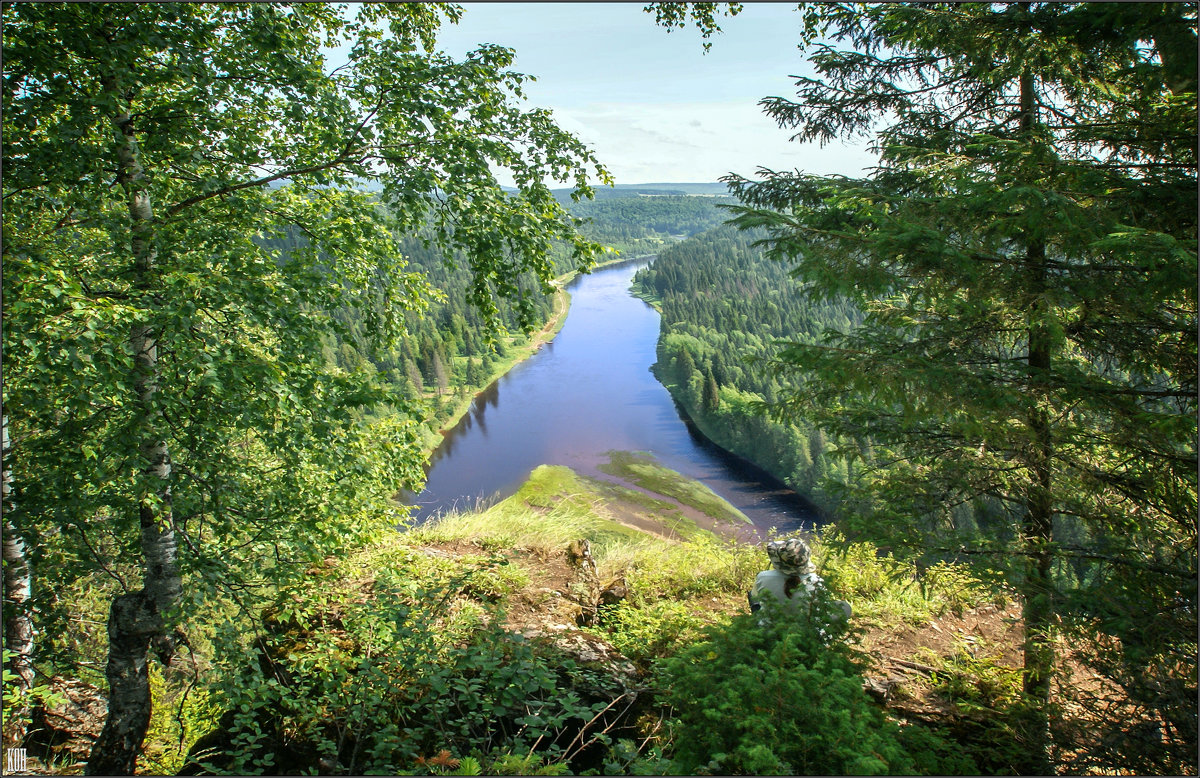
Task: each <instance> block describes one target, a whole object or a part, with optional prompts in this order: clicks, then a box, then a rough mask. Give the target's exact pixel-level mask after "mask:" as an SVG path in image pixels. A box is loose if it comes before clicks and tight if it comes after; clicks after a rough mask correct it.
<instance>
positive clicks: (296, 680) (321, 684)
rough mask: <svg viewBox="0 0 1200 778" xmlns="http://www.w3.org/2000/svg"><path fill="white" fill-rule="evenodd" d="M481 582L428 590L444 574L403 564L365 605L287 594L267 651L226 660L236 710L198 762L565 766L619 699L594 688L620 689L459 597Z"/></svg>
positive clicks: (274, 616)
mask: <svg viewBox="0 0 1200 778" xmlns="http://www.w3.org/2000/svg"><path fill="white" fill-rule="evenodd" d="M475 577H476V573H475V572H472V571H468V572H467V573H465V574H460V575H458V576H456V577H454V578H451V579H450V580H449V581H447V583H446V584H445V585H442V586H440V587H437V588H425V585H424V584H421V583H418V581H421V580H424V581H426V582H427V583H429V584H432V582H433V580H434V579H431V578H429V577H428V576H427V574H426V575H422V574H420V573H419V572H418V571H417V570H416V569H414V568H411V567H409V566H407V565H405V564H403V563H397V564H396V565H395V566H393V567H392V568H391V569H389V570H387V571H385V572H383V574H381V575H380V576H378V577H377V578H376V579H375V581H374V584H373V586H372V591H371V597H370V601H369V602H368V603H362V604H358V603H348V602H344V601H341V600H340V599H331V598H330V597H329V596H322V595H321V594H320V591H319V590H314V589H298V590H293V591H291V592H288V593H285V594H284V595H283V596H282V597H281V598H280V600H279V602H278V605H277V607H276V608H275V609H273V610H272V611H271V613H270V614H269V617H268V619H267V622H266V624H267V626H268V628H269V632H268V634H266V635H264V636H263V638H262V639H261V640H260V641H259V642H258V643H257V644H256V648H255V649H254V650H253V651H250V652H248V653H244V654H242V655H240V656H236V657H232V658H231V659H230V660H229V663H223V664H222V667H221V668H220V669H221V670H222V671H223V672H222V674H221V676H220V677H221V679H222V680H221V681H220V682H219V684H218V690H217V700H218V701H219V702H220V704H221V706H222V708H223V709H225V710H226V711H228V712H227V713H226V714H225V716H224V717H223V718H222V722H221V726H220V728H219V731H220V733H221V742H220V745H219V746H218V745H216V744H215V743H212V742H210V743H207V744H206V747H207V748H208V749H209V753H208V754H207V755H205V756H202V757H201V758H202V759H207V760H208V762H209V766H210V767H211V768H212V769H216V770H217V771H220V772H230V773H239V772H243V773H264V772H266V773H270V772H278V771H286V770H293V769H297V768H299V769H306V768H309V767H311V765H313V764H315V763H316V762H317V761H318V760H320V759H325V760H327V761H329V762H330V763H333V764H339V765H341V769H342V770H345V771H346V772H349V773H352V774H353V773H360V774H361V773H367V774H374V773H381V774H388V773H399V772H402V771H404V772H407V771H414V770H416V771H418V772H420V771H423V769H427V770H428V771H430V772H437V773H440V774H477V772H478V771H481V770H482V769H483V766H487V767H488V772H493V771H494V772H496V773H505V772H508V771H521V770H524V769H531V770H533V771H534V772H533V773H532V774H547V775H553V774H561V772H562V770H563V765H562V764H560V763H559V760H560V759H569V758H571V757H573V756H574V755H575V754H577V753H578V749H577V748H573V747H574V746H578V745H579V743H580V742H582V741H581V740H580V739H579V738H578V737H577V736H578V735H579V734H580V733H581V731H583V730H585V729H586V727H587V725H588V724H589V722H594V719H595V717H596V714H598V713H600V711H601V710H603V709H604V708H605V706H606V705H607V704H608V703H609V702H610V700H608V699H597V698H596V697H595V696H589V695H596V694H598V693H603V692H604V691H611V693H612V696H614V697H615V696H617V694H619V691H617V690H615V689H614V688H613V687H611V681H608V680H606V679H605V678H604V677H603V676H602V675H600V674H597V673H594V672H593V671H590V670H588V669H586V668H584V667H581V666H578V665H576V664H575V663H574V662H573V661H572V660H570V659H567V658H564V657H563V656H561V655H559V654H556V653H555V652H554V651H552V650H549V649H543V648H538V647H537V646H535V645H533V644H531V643H529V642H527V641H524V640H522V639H521V637H520V636H519V635H514V634H512V633H508V632H505V631H503V630H502V629H501V628H500V627H499V626H498V624H499V621H500V617H501V615H500V614H499V613H497V612H494V611H486V612H484V613H483V618H481V619H480V618H476V617H473V616H467V615H464V612H462V611H460V610H458V609H457V608H456V607H455V606H453V605H449V604H448V603H450V601H451V598H452V596H453V595H454V594H455V593H456V592H461V593H467V594H469V591H470V590H471V588H472V583H473V581H474V578H475ZM590 736H591V734H590V733H589V737H590ZM443 751H444V752H446V754H447V756H444V757H440V758H439V757H437V755H438V754H441V753H442V752H443ZM517 754H521V755H524V756H521V757H518V756H515V755H517ZM449 755H459V756H460V757H463V758H462V759H461V760H456V761H455V762H454V764H453V765H452V764H451V763H450V760H451V757H450V756H449ZM467 757H470V758H471V760H472V761H470V762H468V760H467ZM456 759H457V758H456ZM455 766H456V767H457V768H458V769H459V770H460V772H454V767H455ZM443 768H445V769H443ZM462 770H470V771H471V772H461V771H462Z"/></svg>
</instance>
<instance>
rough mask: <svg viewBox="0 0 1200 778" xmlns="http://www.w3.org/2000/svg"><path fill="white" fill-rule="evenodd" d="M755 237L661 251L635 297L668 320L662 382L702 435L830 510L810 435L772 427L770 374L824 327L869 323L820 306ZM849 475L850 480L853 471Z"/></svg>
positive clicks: (722, 237)
mask: <svg viewBox="0 0 1200 778" xmlns="http://www.w3.org/2000/svg"><path fill="white" fill-rule="evenodd" d="M754 237H755V236H754V235H753V234H750V235H739V234H738V233H737V232H736V231H734V230H733V229H732V228H729V227H724V228H719V229H714V230H710V231H709V232H706V233H704V234H701V235H697V236H694V237H692V238H690V239H688V240H686V241H683V242H681V243H679V244H678V245H675V246H672V247H671V248H669V249H667V250H665V251H663V252H661V253H660V254H659V256H658V258H657V259H656V260H655V261H654V263H653V264H652V265H650V266H649V267H647V268H644V269H642V270H640V271H638V274H637V275H636V276H635V277H634V291H635V293H637V294H639V295H640V296H642V297H643V298H645V299H652V300H655V301H656V303H657V307H658V308H659V309H660V310H661V312H662V332H661V335H660V337H659V343H658V360H657V362H656V363H655V365H654V372H655V375H656V376H657V377H658V379H659V380H660V381H662V382H663V384H664V385H665V386H666V387H667V388H668V389H669V390H670V392H671V395H672V397H674V398H675V400H676V401H678V402H679V403H680V405H682V406H683V408H684V409H685V410H686V411H687V413H688V415H689V416H691V418H692V420H693V421H694V422H695V423H696V424H697V426H699V427H700V429H701V431H702V432H704V434H705V435H706V436H707V437H709V438H710V439H712V440H713V441H714V442H715V443H717V444H718V445H720V446H721V447H723V448H725V449H728V450H730V451H732V452H734V453H736V454H738V455H739V456H743V457H746V458H747V459H749V460H750V461H751V462H754V463H755V464H756V465H758V466H760V467H762V468H764V469H765V470H767V471H768V472H770V473H772V474H773V475H775V476H776V477H777V478H779V479H780V480H782V481H784V482H786V483H787V484H789V485H790V486H792V487H793V488H796V489H798V490H800V491H802V492H804V493H806V494H808V495H809V496H810V497H811V498H812V499H813V500H815V501H816V502H817V503H818V504H820V505H822V506H824V507H826V508H832V507H833V506H834V505H835V504H836V497H835V495H834V493H833V491H832V490H831V489H828V488H827V487H824V486H823V485H822V483H821V481H822V477H823V476H826V475H831V474H832V473H831V469H832V468H833V467H836V465H833V464H832V463H831V462H829V461H828V460H829V457H826V456H825V454H826V447H825V446H824V444H822V445H821V446H820V447H818V448H814V447H811V446H810V445H808V441H809V438H810V436H811V433H810V430H809V429H808V428H807V427H806V426H801V425H798V424H795V423H792V422H791V421H787V422H781V421H779V420H772V419H769V418H767V416H766V415H765V414H764V412H763V407H764V402H766V401H767V400H770V399H774V398H775V397H776V396H777V395H778V394H779V392H780V391H781V390H782V389H783V386H782V385H781V384H780V382H779V379H778V378H776V377H775V376H773V375H772V374H771V372H770V371H769V370H767V369H766V368H765V360H768V359H771V358H773V357H775V356H777V355H778V354H779V353H780V352H781V350H782V348H783V346H784V343H785V342H797V341H798V342H813V341H815V340H816V338H817V337H818V335H819V333H820V332H821V331H822V329H823V328H826V327H830V328H834V329H848V328H850V327H852V326H854V324H855V323H857V322H858V321H860V320H861V314H860V313H859V312H858V311H857V309H856V308H855V307H854V306H853V305H850V304H848V303H846V302H844V301H836V300H819V299H814V298H812V297H810V296H809V295H807V294H806V293H805V290H804V288H803V287H802V286H801V285H798V284H797V283H795V281H794V280H793V279H791V278H790V277H789V274H788V272H787V269H786V268H785V267H783V266H782V265H780V264H779V263H777V262H773V261H771V260H769V259H767V258H765V257H764V256H763V254H762V252H761V250H759V249H758V248H757V247H756V245H755V243H754ZM854 471H855V467H854V466H851V467H850V468H849V470H844V471H843V475H844V474H846V473H848V472H854Z"/></svg>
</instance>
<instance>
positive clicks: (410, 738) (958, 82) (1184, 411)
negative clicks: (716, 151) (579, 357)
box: [0, 3, 1198, 775]
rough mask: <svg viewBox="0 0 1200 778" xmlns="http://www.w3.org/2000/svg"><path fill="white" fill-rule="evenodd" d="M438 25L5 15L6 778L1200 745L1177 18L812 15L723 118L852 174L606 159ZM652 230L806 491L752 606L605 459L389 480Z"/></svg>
mask: <svg viewBox="0 0 1200 778" xmlns="http://www.w3.org/2000/svg"><path fill="white" fill-rule="evenodd" d="M647 10H648V11H650V12H651V13H653V15H654V22H650V21H649V19H647V21H646V23H647V24H653V23H655V22H656V23H657V24H658V25H660V26H662V27H665V28H667V29H672V28H674V29H677V30H678V29H681V28H687V27H690V26H693V25H694V26H696V27H697V28H698V30H699V33H700V35H701V38H702V40H703V41H704V42H703V43H702V44H701V45H702V46H703V47H704V48H705V49H707V48H708V47H709V46H711V45H719V41H718V39H715V38H711V36H712V35H713V34H714V33H715V32H718V31H719V26H718V22H720V23H722V24H725V23H726V22H725V19H726V18H729V17H732V16H736V15H737V14H739V13H740V12H742V11H743V10H745V11H747V12H749V11H751V10H752V8H750V7H747V8H745V9H743V8H742V7H741V6H740V5H738V4H736V3H735V4H729V5H724V6H719V5H715V4H708V3H700V4H689V3H653V4H651V5H650V7H649V8H648V9H647ZM463 13H464V9H463V8H461V7H459V6H454V5H442V4H432V3H364V4H361V5H358V6H354V7H353V8H352V9H348V8H346V7H345V6H340V5H334V4H327V3H310V4H299V5H288V4H278V3H237V4H235V3H5V4H3V6H2V7H0V15H2V17H3V48H4V57H3V74H2V75H3V85H2V86H3V89H2V94H0V98H2V108H3V111H2V114H3V158H4V166H3V181H2V185H3V187H2V188H3V208H4V235H3V257H2V259H3V270H4V272H3V289H2V294H3V299H2V303H3V316H4V327H3V332H2V336H3V343H2V345H3V363H4V364H3V368H4V370H3V372H4V382H3V397H2V400H3V413H2V414H0V415H2V425H0V427H2V436H0V437H2V452H0V454H2V470H3V473H2V486H3V505H2V507H3V512H2V518H3V587H4V588H3V595H4V609H3V618H4V644H3V647H4V651H3V664H4V668H3V670H4V689H3V692H4V693H3V713H4V715H3V731H2V735H3V745H4V747H5V748H6V749H11V750H6V752H5V760H6V761H5V767H6V772H16V771H19V770H20V769H23V767H25V766H28V767H29V768H30V769H32V770H36V771H37V772H41V773H45V774H58V773H67V774H81V773H87V774H95V775H121V774H283V773H288V774H293V773H294V774H367V773H371V774H420V775H447V774H463V775H477V774H537V775H562V774H570V773H575V774H593V775H594V774H630V775H635V774H636V775H643V774H660V775H671V774H714V775H716V774H932V775H937V774H972V773H984V774H1005V775H1007V774H1031V775H1038V774H1051V773H1062V774H1075V773H1087V774H1118V773H1130V774H1196V772H1197V761H1196V759H1197V757H1196V754H1197V731H1198V727H1197V524H1196V513H1197V403H1198V397H1197V350H1196V347H1197V341H1196V334H1197V288H1196V277H1197V233H1196V214H1197V175H1196V173H1197V157H1196V138H1197V126H1196V117H1197V111H1196V109H1197V102H1196V100H1197V98H1196V83H1197V33H1196V24H1197V9H1196V4H1195V3H1129V4H1115V3H1114V4H1105V3H993V4H972V3H966V4H930V3H877V4H862V3H822V4H801V6H800V7H799V8H798V9H797V17H796V18H797V19H798V20H799V21H800V25H799V28H798V30H799V31H798V40H797V43H798V44H800V48H801V50H802V51H803V52H804V54H805V55H806V56H807V57H808V62H809V64H810V65H811V69H809V70H806V71H805V72H806V73H808V75H805V76H796V77H793V79H794V83H795V87H796V90H795V94H794V96H793V97H780V96H775V97H767V98H765V99H763V101H762V103H761V106H762V107H763V108H764V110H765V112H766V113H767V115H768V116H769V117H770V118H771V119H773V120H774V121H775V122H776V123H777V124H778V125H779V127H780V129H781V130H783V131H786V132H788V133H794V139H795V140H799V141H813V142H818V143H830V142H836V141H842V140H856V139H861V138H864V137H866V138H870V139H871V140H872V142H873V143H874V148H875V149H876V151H877V152H878V155H877V156H878V165H877V166H875V167H873V168H871V169H870V170H869V171H864V172H863V174H862V176H861V177H845V176H818V175H810V174H807V173H805V172H803V171H802V170H795V171H774V170H770V169H767V168H761V169H759V170H758V172H757V174H756V175H755V177H754V178H746V177H743V176H739V175H735V174H730V175H729V176H727V177H726V178H725V179H723V181H722V184H721V185H718V186H714V185H712V184H679V185H672V184H643V185H637V186H624V187H621V188H612V189H610V188H608V187H609V186H610V185H611V184H613V177H612V175H611V174H610V172H609V170H608V169H607V168H606V167H605V166H604V164H603V161H602V160H600V159H598V158H597V155H596V153H595V152H594V151H593V150H592V149H591V148H590V147H589V146H588V145H587V144H585V143H584V142H583V141H582V140H581V139H580V138H579V137H577V136H576V135H575V134H573V133H572V132H569V131H567V130H566V129H563V127H561V126H559V124H558V123H557V121H556V119H555V116H554V114H553V113H552V112H551V111H549V110H546V109H543V108H538V107H533V106H531V105H530V104H529V103H528V101H527V100H526V99H525V92H524V89H523V84H525V83H526V82H527V81H528V80H529V77H528V76H526V75H524V74H522V73H519V72H516V71H513V70H512V69H511V67H512V66H513V64H514V61H515V54H514V52H513V51H512V50H510V49H507V48H504V47H502V46H500V45H496V44H490V43H484V44H480V45H478V46H477V47H476V48H474V49H472V50H471V51H469V52H467V53H466V54H464V55H462V56H452V55H450V54H447V53H445V52H444V51H442V50H440V49H438V47H437V45H436V43H437V39H438V35H439V33H440V31H442V30H443V29H444V26H445V25H449V24H453V23H455V22H456V21H457V20H459V19H460V18H461V16H462V15H463ZM729 23H736V20H733V19H732V18H730V19H729ZM335 47H340V48H341V49H342V54H341V55H339V56H343V57H344V62H342V63H341V64H338V65H337V66H333V65H332V64H331V61H330V59H329V58H330V56H331V51H332V50H333V49H334V48H335ZM698 56H699V54H698ZM738 141H739V139H737V138H731V139H729V142H731V143H735V142H738ZM561 187H569V188H567V189H562V188H561ZM719 206H724V207H719ZM649 255H657V260H656V261H655V262H654V263H653V265H651V266H650V267H648V268H646V269H645V270H643V271H642V272H640V274H639V275H638V276H637V278H636V281H635V284H634V287H635V291H636V293H637V294H638V295H639V296H641V297H642V298H643V299H645V300H646V301H647V302H649V303H651V304H653V305H655V306H657V307H658V308H659V310H660V311H661V313H662V330H661V334H660V339H659V343H658V360H657V364H656V366H655V372H656V375H657V377H658V378H659V379H660V380H661V381H662V383H663V384H665V385H666V386H667V387H668V388H669V390H670V391H671V393H672V395H673V396H674V397H675V398H676V399H677V401H678V403H679V405H680V407H682V408H683V409H684V410H685V412H686V413H687V414H688V415H689V416H691V417H692V418H693V419H694V420H695V421H696V423H697V424H698V425H699V427H700V428H701V430H702V431H704V433H705V434H706V435H707V436H708V437H710V438H711V439H712V440H714V441H715V442H716V443H717V444H719V445H721V446H723V447H725V448H727V449H728V450H730V451H733V452H735V453H737V454H740V455H742V456H744V457H746V458H748V459H751V460H752V461H755V462H757V463H759V464H760V465H762V466H763V467H765V468H766V469H768V470H770V471H771V472H773V473H775V474H776V475H778V476H779V477H780V478H781V479H782V480H784V481H786V482H787V483H789V484H791V485H792V486H793V487H794V488H796V489H798V490H800V491H802V492H804V493H805V494H808V495H811V496H812V497H813V498H814V499H815V500H816V501H818V502H819V503H820V505H821V506H822V507H823V509H824V511H825V514H826V515H825V518H826V519H827V521H826V522H825V523H824V525H823V526H822V527H821V528H820V529H819V530H817V531H816V532H812V533H800V532H797V533H790V535H789V538H788V540H790V541H791V540H795V539H798V538H800V537H801V536H803V537H805V538H806V540H807V542H808V543H809V544H811V557H810V558H808V562H809V563H810V564H809V565H803V568H804V575H805V576H808V575H810V574H811V575H813V576H816V578H815V579H814V578H805V579H803V580H807V581H808V583H805V584H804V585H803V586H802V585H801V583H800V582H801V580H802V578H801V576H800V567H799V566H797V567H795V569H791V568H789V570H790V572H789V574H788V577H787V582H788V583H787V586H788V587H790V588H785V589H784V594H785V596H784V599H785V600H786V602H776V601H774V600H773V599H772V598H770V597H768V598H766V601H765V602H763V603H761V604H762V610H760V611H758V612H754V613H752V612H748V610H747V599H746V595H747V590H748V589H749V588H750V587H751V586H752V585H754V582H755V581H756V580H757V579H756V577H755V576H756V573H757V572H758V571H759V570H761V568H762V566H763V564H764V560H763V558H762V557H763V553H762V548H761V546H760V545H751V544H746V543H741V542H737V538H739V537H742V535H741V530H744V529H745V528H744V527H740V526H737V524H736V522H737V517H738V516H739V515H740V514H739V513H738V511H737V510H736V509H735V508H733V507H732V506H730V505H728V504H727V503H725V502H724V501H723V500H722V499H721V498H720V497H719V496H718V495H717V494H716V493H715V492H713V491H712V490H711V489H709V488H708V487H707V486H705V485H704V484H701V483H699V482H696V481H691V480H689V479H686V478H684V477H682V476H680V475H679V474H678V473H675V472H672V471H671V470H669V469H668V468H666V467H663V466H662V465H661V464H659V463H658V462H657V461H656V460H655V458H654V457H653V456H652V455H650V454H648V453H646V452H622V451H610V452H608V453H607V455H606V456H607V458H608V462H606V463H600V464H599V465H597V471H598V472H599V473H602V474H604V475H605V476H606V478H599V477H592V476H589V475H586V474H581V473H576V472H573V471H572V470H570V469H568V468H565V467H561V466H550V465H543V466H540V467H537V468H536V469H535V470H534V471H533V472H532V473H531V474H530V475H529V477H528V479H527V480H526V482H525V483H524V484H522V485H521V486H520V487H519V488H518V489H517V491H516V493H515V494H513V495H511V496H510V497H509V498H507V499H504V500H501V501H498V502H496V503H495V504H493V505H489V506H483V507H481V508H480V509H478V510H475V511H464V512H462V513H458V514H452V515H449V516H446V517H443V518H442V519H441V520H439V521H437V522H432V523H430V524H428V525H425V526H421V527H414V526H411V518H410V516H409V511H408V508H407V507H406V506H405V505H404V504H403V503H401V502H400V501H399V500H397V495H398V494H399V493H401V490H404V489H408V490H415V489H419V488H420V485H421V483H422V481H423V479H424V477H425V472H424V469H423V468H424V466H425V463H426V461H427V457H428V456H429V453H430V451H431V450H432V449H433V447H434V446H435V445H436V443H437V442H438V440H439V438H440V436H439V435H438V434H437V432H438V430H440V429H442V428H444V427H445V426H446V425H448V424H450V423H452V422H453V420H454V418H455V417H456V416H457V415H458V414H460V413H462V412H463V411H464V409H465V408H466V407H467V405H468V404H469V403H470V401H471V398H472V396H473V394H474V392H476V391H477V390H479V389H481V388H483V387H485V386H486V385H487V384H488V383H489V382H491V381H492V380H494V379H495V378H496V377H497V376H498V375H501V374H502V373H503V372H504V371H505V370H507V369H508V368H509V367H510V366H511V365H512V364H514V363H515V362H516V361H517V360H519V359H521V358H523V357H525V356H528V355H529V354H530V353H532V352H533V351H534V350H536V349H537V348H539V347H540V346H541V345H542V344H543V343H545V342H546V340H547V339H548V338H550V337H552V336H553V334H554V333H555V331H556V329H555V328H556V327H557V326H559V325H561V323H562V321H563V317H564V316H565V314H566V311H567V310H568V303H569V300H568V296H567V294H566V292H565V291H564V289H563V287H564V285H565V284H566V283H567V281H568V280H569V279H570V278H571V277H573V275H574V274H577V273H586V272H589V271H590V270H591V269H592V268H594V267H595V266H597V264H599V263H602V262H608V261H620V260H622V259H624V258H633V257H646V256H649ZM655 389H656V390H657V387H655ZM593 475H595V474H593ZM742 518H745V517H744V516H742ZM796 547H797V546H796V544H793V548H796ZM797 553H798V552H797ZM798 564H799V563H798ZM844 603H849V604H851V605H852V609H851V612H850V613H847V612H846V611H845V610H844V609H843V608H842V607H841V604H844ZM25 756H28V757H29V763H28V765H25V763H24V757H25Z"/></svg>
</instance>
